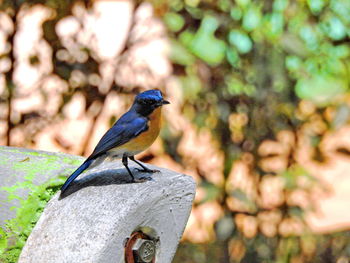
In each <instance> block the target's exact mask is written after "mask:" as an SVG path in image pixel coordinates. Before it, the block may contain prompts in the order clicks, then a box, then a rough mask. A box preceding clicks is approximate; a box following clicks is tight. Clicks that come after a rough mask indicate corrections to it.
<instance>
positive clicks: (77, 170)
mask: <svg viewBox="0 0 350 263" xmlns="http://www.w3.org/2000/svg"><path fill="white" fill-rule="evenodd" d="M92 161H93V160H92V159H87V160H86V161H85V162H84V163H83V164H82V165H80V166H79V168H78V169H76V170H75V172H74V173H72V175H71V176H69V177H68V179H67V181H66V182H65V183H64V184H63V186H62V187H61V192H64V191H65V190H66V189H67V188H68V186H69V185H70V183H71V182H73V181H74V179H75V178H77V177H78V176H79V175H80V174H81V173H82V172H84V171H85V170H86V169H87V168H88V167H89V166H90V164H91V163H92Z"/></svg>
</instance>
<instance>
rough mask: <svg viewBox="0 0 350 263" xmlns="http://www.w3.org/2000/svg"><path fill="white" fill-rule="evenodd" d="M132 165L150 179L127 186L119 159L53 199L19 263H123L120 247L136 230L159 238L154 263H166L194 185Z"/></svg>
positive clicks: (185, 178)
mask: <svg viewBox="0 0 350 263" xmlns="http://www.w3.org/2000/svg"><path fill="white" fill-rule="evenodd" d="M148 166H149V165H148ZM134 167H135V166H133V165H131V170H132V171H133V173H134V174H135V175H136V177H137V178H140V177H141V176H148V177H149V180H148V181H146V182H143V183H130V178H129V176H128V175H127V172H126V170H125V168H124V167H123V166H122V164H121V162H120V161H114V162H105V163H103V164H101V165H99V166H97V167H95V168H93V169H91V170H89V171H88V172H86V173H84V174H82V175H81V177H79V180H78V181H77V183H75V184H74V185H72V187H71V188H69V189H68V190H67V196H65V197H63V198H60V197H59V193H58V194H57V195H56V196H54V197H53V199H51V201H50V202H49V203H48V205H47V207H46V208H45V210H44V212H43V214H42V216H41V217H40V219H39V221H38V223H37V224H36V226H35V228H34V229H33V231H32V233H31V235H30V236H29V238H28V240H27V242H26V245H25V247H24V248H23V250H22V253H21V256H20V259H19V263H29V262H33V263H34V262H35V263H49V262H60V263H62V262H67V263H68V262H74V263H79V262H93V263H97V262H101V263H109V262H111V263H112V262H113V263H116V262H124V245H123V243H124V241H125V239H126V238H127V237H129V236H130V234H131V233H132V232H133V231H134V230H137V229H139V228H140V227H149V228H151V229H153V230H154V231H155V232H154V233H153V237H159V243H158V248H157V254H156V262H157V263H167V262H171V260H172V258H173V256H174V254H175V251H176V247H177V245H178V242H179V240H180V238H181V236H182V233H183V231H184V228H185V225H186V222H187V219H188V216H189V214H190V211H191V206H192V201H193V198H194V194H195V184H194V181H193V179H192V178H191V177H189V176H185V175H182V174H179V173H175V172H172V171H168V170H165V169H160V170H161V172H160V173H155V174H152V175H148V174H141V173H140V172H137V171H136V170H135V169H134ZM154 168H156V169H159V168H158V167H154Z"/></svg>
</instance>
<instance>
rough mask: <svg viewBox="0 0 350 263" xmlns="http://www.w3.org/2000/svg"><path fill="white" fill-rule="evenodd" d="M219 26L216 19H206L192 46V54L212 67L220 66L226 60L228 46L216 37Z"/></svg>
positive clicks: (207, 17) (208, 17)
mask: <svg viewBox="0 0 350 263" xmlns="http://www.w3.org/2000/svg"><path fill="white" fill-rule="evenodd" d="M218 26H219V23H218V21H217V19H216V18H215V17H213V16H206V17H204V18H203V20H202V23H201V25H200V27H199V29H198V31H197V33H196V34H195V36H194V38H193V40H192V42H191V44H190V49H191V51H192V53H193V54H195V55H196V56H197V57H199V58H200V59H202V60H203V61H205V62H206V63H208V64H209V65H211V66H216V65H218V64H219V63H221V62H222V61H223V59H224V58H225V51H226V44H225V42H224V41H222V40H219V39H217V38H216V37H215V36H214V33H215V31H216V29H217V28H218Z"/></svg>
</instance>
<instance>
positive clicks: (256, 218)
mask: <svg viewBox="0 0 350 263" xmlns="http://www.w3.org/2000/svg"><path fill="white" fill-rule="evenodd" d="M0 6H1V7H0V10H1V11H0V94H1V99H0V144H1V145H8V146H18V147H26V148H31V149H38V150H47V151H58V152H65V153H71V154H77V155H84V156H88V155H89V154H90V153H91V151H92V150H93V148H94V146H95V145H96V143H97V142H98V140H99V139H100V138H101V136H102V135H103V134H104V132H105V131H106V130H107V129H108V128H109V127H111V125H112V124H113V123H114V122H115V120H116V119H117V118H118V117H119V116H120V115H121V114H122V113H123V112H125V111H126V110H127V109H128V107H129V106H130V104H131V103H132V100H133V97H134V95H135V94H137V93H138V92H140V91H143V90H147V89H151V88H159V89H161V90H162V91H163V93H164V94H165V97H166V99H167V100H169V101H171V106H168V107H164V123H163V129H162V132H161V135H160V137H159V138H158V139H157V141H156V142H155V143H154V145H152V147H151V148H150V149H149V150H147V151H146V152H144V153H142V154H140V155H139V156H138V157H139V159H141V160H143V161H145V162H149V163H152V164H156V165H159V166H162V167H166V168H168V169H172V170H175V171H179V172H182V173H185V174H188V175H190V176H193V178H194V179H195V181H196V183H197V193H196V199H195V202H194V205H193V210H192V213H191V216H190V219H189V221H188V224H187V227H186V230H185V233H184V237H183V240H182V242H181V244H180V247H179V249H178V252H177V254H176V256H175V259H174V262H175V263H177V262H181V263H206V262H207V263H212V262H220V263H229V262H245V263H254V262H280V263H284V262H292V263H301V262H336V263H347V262H349V258H350V233H349V231H348V230H349V229H350V206H349V200H350V124H349V118H350V92H349V81H350V73H349V72H350V60H349V58H350V1H348V0H268V1H258V0H256V1H253V0H236V1H229V0H185V1H182V0H151V1H148V2H146V1H144V2H141V1H138V2H136V1H129V0H124V1H121V0H119V1H112V0H110V1H87V0H85V1H78V0H69V1H68V0H27V1H20V0H2V1H1V0H0Z"/></svg>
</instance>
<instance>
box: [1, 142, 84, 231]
mask: <svg viewBox="0 0 350 263" xmlns="http://www.w3.org/2000/svg"><path fill="white" fill-rule="evenodd" d="M83 159H84V158H82V157H80V156H74V155H68V154H62V153H52V152H44V151H33V150H29V149H23V148H16V147H4V146H0V226H2V225H3V224H4V221H5V220H7V219H11V218H14V217H15V214H16V211H15V210H10V208H11V207H18V206H19V200H18V199H17V198H15V199H12V200H8V196H9V193H10V192H9V191H6V190H4V188H7V187H9V188H12V189H11V191H13V192H12V194H13V195H15V196H17V197H19V198H23V199H26V197H27V196H28V193H29V191H30V188H29V187H30V185H40V184H43V183H44V182H46V181H47V180H49V179H51V178H53V177H55V176H58V175H68V174H69V173H70V172H72V171H73V170H74V169H75V168H76V166H77V165H78V164H79V163H81V162H82V160H83Z"/></svg>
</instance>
